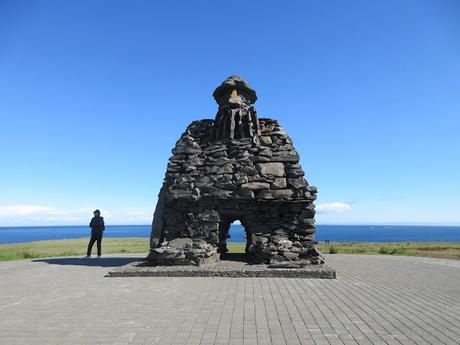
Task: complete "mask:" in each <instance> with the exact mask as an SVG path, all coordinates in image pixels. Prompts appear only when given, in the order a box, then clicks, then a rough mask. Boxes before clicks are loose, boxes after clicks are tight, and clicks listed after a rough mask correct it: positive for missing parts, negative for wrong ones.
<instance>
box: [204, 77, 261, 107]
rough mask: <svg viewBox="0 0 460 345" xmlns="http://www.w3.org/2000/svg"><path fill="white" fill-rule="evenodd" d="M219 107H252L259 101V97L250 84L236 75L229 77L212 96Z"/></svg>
mask: <svg viewBox="0 0 460 345" xmlns="http://www.w3.org/2000/svg"><path fill="white" fill-rule="evenodd" d="M212 95H213V97H214V99H215V100H216V102H217V104H219V106H223V105H231V104H246V105H250V104H253V103H255V102H256V101H257V95H256V92H255V91H254V89H252V88H251V86H249V84H248V83H247V82H246V81H244V80H243V79H241V78H240V77H238V76H236V75H232V76H230V77H228V78H227V79H226V80H225V81H224V82H223V83H222V84H221V85H220V86H219V87H217V88H216V89H215V90H214V93H213V94H212Z"/></svg>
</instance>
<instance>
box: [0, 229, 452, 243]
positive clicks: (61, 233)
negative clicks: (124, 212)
mask: <svg viewBox="0 0 460 345" xmlns="http://www.w3.org/2000/svg"><path fill="white" fill-rule="evenodd" d="M89 234H90V230H89V228H88V227H87V226H40V227H0V244H1V243H18V242H31V241H40V240H62V239H70V238H81V237H88V236H89ZM104 236H105V237H149V236H150V225H107V226H106V230H105V232H104ZM316 240H317V241H325V240H329V241H333V242H460V226H406V225H404V226H402V225H397V226H396V225H395V226H384V225H317V228H316ZM228 241H229V242H245V235H244V229H243V227H242V226H241V225H232V227H231V229H230V238H229V239H228Z"/></svg>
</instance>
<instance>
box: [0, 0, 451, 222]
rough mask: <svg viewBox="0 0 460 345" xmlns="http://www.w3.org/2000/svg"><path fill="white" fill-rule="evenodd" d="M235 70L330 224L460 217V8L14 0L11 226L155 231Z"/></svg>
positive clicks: (0, 217) (7, 156) (6, 177)
mask: <svg viewBox="0 0 460 345" xmlns="http://www.w3.org/2000/svg"><path fill="white" fill-rule="evenodd" d="M231 74H238V75H241V76H242V77H243V78H245V79H246V80H248V81H249V83H250V84H251V85H252V86H253V87H254V88H255V89H256V91H257V94H258V97H259V99H258V101H257V103H256V108H257V110H258V113H259V115H260V116H261V117H273V118H277V119H278V120H279V121H280V122H281V123H282V124H283V125H284V127H285V128H286V129H287V131H288V133H289V134H290V136H291V137H292V138H293V140H294V144H295V146H296V148H297V150H298V151H299V152H300V154H301V157H302V159H301V163H302V165H303V168H304V170H305V171H306V174H307V180H308V181H309V183H310V184H312V185H316V186H317V187H318V189H319V194H318V200H317V204H318V205H320V206H319V211H320V212H319V213H318V216H317V220H318V223H323V224H327V223H329V224H331V223H338V224H363V223H365V224H371V223H372V224H381V223H385V224H406V223H410V224H419V223H421V224H460V181H459V180H460V179H459V176H460V158H459V153H460V139H459V138H460V134H459V132H460V116H459V115H460V3H459V2H458V1H455V0H452V1H447V0H446V1H443V0H442V1H434V0H433V1H427V0H417V1H415V0H414V1H411V0H407V1H392V0H385V1H383V0H382V1H353V0H352V1H286V2H270V1H252V2H249V1H232V2H221V1H168V2H166V1H165V2H155V1H138V0H135V1H98V0H91V1H82V0H79V1H71V0H69V1H57V0H56V1H32V0H30V1H7V0H0V95H1V96H0V119H1V122H0V162H1V163H0V164H1V169H0V226H1V225H25V224H26V225H44V224H84V223H86V220H87V219H88V218H89V217H90V216H91V211H92V209H94V208H96V207H97V208H101V209H102V210H103V211H104V213H105V215H106V219H107V222H108V223H112V224H127V223H130V224H146V223H149V222H150V221H151V217H152V212H153V209H154V206H155V203H156V198H157V194H158V191H159V188H160V186H161V183H162V179H163V176H164V171H165V168H166V164H167V159H168V157H169V156H170V153H171V149H172V147H173V146H174V143H175V141H176V140H177V139H178V138H179V136H180V134H181V133H182V132H183V130H184V129H185V127H186V126H187V124H189V123H190V122H191V121H193V120H195V119H201V118H213V117H214V115H215V112H216V104H215V102H214V100H213V98H212V96H211V95H212V92H213V90H214V88H215V87H216V86H217V85H218V84H220V83H221V82H222V80H224V79H225V78H226V77H227V76H229V75H231Z"/></svg>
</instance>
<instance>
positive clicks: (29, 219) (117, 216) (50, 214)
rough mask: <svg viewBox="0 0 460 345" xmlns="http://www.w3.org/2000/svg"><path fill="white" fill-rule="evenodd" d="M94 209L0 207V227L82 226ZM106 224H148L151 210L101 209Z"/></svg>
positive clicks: (145, 208) (133, 208) (40, 206)
mask: <svg viewBox="0 0 460 345" xmlns="http://www.w3.org/2000/svg"><path fill="white" fill-rule="evenodd" d="M94 209H95V208H93V207H91V208H90V207H87V208H79V209H63V208H54V207H48V206H42V205H3V206H0V226H20V225H83V224H87V223H88V222H89V220H90V219H91V217H92V216H93V211H94ZM101 213H102V215H103V217H104V218H105V220H106V223H107V224H120V225H127V224H149V223H151V222H152V218H153V208H151V207H144V208H136V207H131V208H118V209H111V210H109V209H104V208H102V209H101Z"/></svg>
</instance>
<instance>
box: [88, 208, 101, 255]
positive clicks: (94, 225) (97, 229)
mask: <svg viewBox="0 0 460 345" xmlns="http://www.w3.org/2000/svg"><path fill="white" fill-rule="evenodd" d="M93 213H94V217H93V218H92V219H91V222H90V223H89V227H90V228H91V239H90V240H89V243H88V251H87V252H86V256H85V259H89V258H91V250H92V249H93V245H94V242H97V258H98V259H99V258H100V257H101V255H102V235H103V233H104V230H105V225H104V218H103V217H101V211H99V210H96V211H94V212H93Z"/></svg>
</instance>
